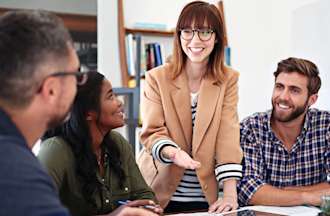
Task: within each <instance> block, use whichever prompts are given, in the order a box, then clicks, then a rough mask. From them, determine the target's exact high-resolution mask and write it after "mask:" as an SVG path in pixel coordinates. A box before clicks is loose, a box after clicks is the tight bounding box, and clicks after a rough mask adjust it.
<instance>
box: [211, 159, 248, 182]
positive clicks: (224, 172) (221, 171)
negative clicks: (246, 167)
mask: <svg viewBox="0 0 330 216" xmlns="http://www.w3.org/2000/svg"><path fill="white" fill-rule="evenodd" d="M215 175H216V177H217V180H218V182H219V183H221V182H223V181H224V180H227V179H237V180H239V179H241V178H242V165H241V164H234V163H229V164H222V165H217V166H216V168H215Z"/></svg>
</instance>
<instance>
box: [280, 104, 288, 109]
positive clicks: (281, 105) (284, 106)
mask: <svg viewBox="0 0 330 216" xmlns="http://www.w3.org/2000/svg"><path fill="white" fill-rule="evenodd" d="M278 106H279V107H280V108H282V109H289V108H290V107H289V106H287V105H284V104H278Z"/></svg>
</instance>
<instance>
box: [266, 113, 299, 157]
mask: <svg viewBox="0 0 330 216" xmlns="http://www.w3.org/2000/svg"><path fill="white" fill-rule="evenodd" d="M304 119H305V113H304V114H302V115H300V116H299V117H297V118H296V119H294V120H292V121H289V122H280V121H278V120H275V119H273V118H272V120H271V126H272V130H273V131H274V133H275V135H276V137H277V138H278V139H279V140H281V141H282V143H283V144H284V146H285V147H286V149H287V150H288V151H290V150H291V148H292V147H293V145H294V144H295V142H296V140H297V137H298V136H299V134H300V133H301V129H302V127H303V124H304Z"/></svg>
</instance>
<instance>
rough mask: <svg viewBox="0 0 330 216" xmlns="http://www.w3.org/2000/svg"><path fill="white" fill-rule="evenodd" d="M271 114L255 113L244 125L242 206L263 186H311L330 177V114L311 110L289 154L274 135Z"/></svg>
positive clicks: (240, 198)
mask: <svg viewBox="0 0 330 216" xmlns="http://www.w3.org/2000/svg"><path fill="white" fill-rule="evenodd" d="M271 114H272V112H271V110H269V111H267V112H263V113H256V114H254V115H252V116H250V117H248V118H246V119H244V120H243V121H242V122H241V129H240V132H241V146H242V149H243V151H244V166H243V179H242V180H241V182H240V184H239V193H238V198H239V202H240V204H241V205H246V204H248V202H249V200H250V199H251V197H252V195H253V194H254V193H255V192H256V191H257V190H258V188H259V187H260V186H262V185H264V184H269V185H272V186H275V187H278V188H284V187H288V186H308V185H314V184H318V183H322V182H326V181H327V176H330V175H329V174H330V167H329V166H330V155H329V153H330V149H329V144H330V112H327V111H321V110H317V109H310V110H308V112H307V114H306V117H305V121H304V125H303V128H302V130H301V133H300V135H299V136H298V137H297V139H296V142H295V143H294V145H293V147H292V149H291V150H290V151H287V149H286V148H285V147H284V145H283V143H282V142H281V141H280V140H279V139H278V138H277V137H276V136H275V134H274V132H273V131H272V129H271V125H270V119H271ZM328 178H329V177H328Z"/></svg>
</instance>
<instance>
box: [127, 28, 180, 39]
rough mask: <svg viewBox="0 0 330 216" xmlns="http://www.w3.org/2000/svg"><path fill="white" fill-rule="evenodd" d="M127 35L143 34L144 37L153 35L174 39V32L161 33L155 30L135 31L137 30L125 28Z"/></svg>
mask: <svg viewBox="0 0 330 216" xmlns="http://www.w3.org/2000/svg"><path fill="white" fill-rule="evenodd" d="M125 32H126V34H129V33H132V34H136V33H139V34H143V35H152V36H162V37H172V36H173V35H174V31H161V30H155V29H135V28H125Z"/></svg>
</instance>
